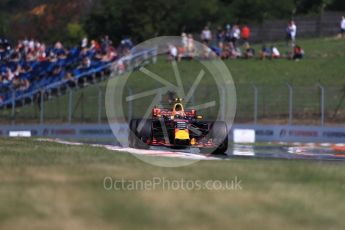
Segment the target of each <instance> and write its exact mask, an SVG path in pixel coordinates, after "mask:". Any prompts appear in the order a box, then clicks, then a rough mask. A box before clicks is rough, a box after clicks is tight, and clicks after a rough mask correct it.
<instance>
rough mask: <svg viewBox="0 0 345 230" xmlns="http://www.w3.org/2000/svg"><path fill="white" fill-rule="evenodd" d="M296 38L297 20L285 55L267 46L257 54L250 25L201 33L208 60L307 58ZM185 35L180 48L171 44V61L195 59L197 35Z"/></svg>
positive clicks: (288, 29)
mask: <svg viewBox="0 0 345 230" xmlns="http://www.w3.org/2000/svg"><path fill="white" fill-rule="evenodd" d="M296 35H297V26H296V24H295V22H294V21H289V22H288V25H287V27H286V42H287V47H286V48H287V50H288V51H287V52H285V53H284V54H283V53H282V52H281V51H279V49H278V47H277V46H275V45H273V46H266V45H263V46H262V48H261V50H259V51H256V50H255V49H254V48H253V47H252V45H251V43H250V36H251V30H250V28H249V26H248V25H243V26H240V25H237V24H234V25H230V24H228V25H226V26H225V27H224V28H222V27H220V26H218V27H217V30H216V31H214V32H212V31H211V30H210V28H209V26H205V27H204V29H203V30H202V31H201V34H200V40H201V42H202V43H203V44H204V45H205V48H204V49H205V50H204V51H203V52H202V57H203V58H206V59H207V58H214V57H218V58H221V59H237V58H243V59H251V58H255V57H257V58H260V59H262V60H265V59H278V58H287V59H291V60H300V59H302V58H303V57H304V51H303V49H302V48H301V46H300V45H298V44H296ZM181 36H182V41H181V45H180V46H173V45H169V49H170V52H169V58H170V59H176V60H181V59H182V58H185V59H191V58H193V57H194V56H195V55H196V51H195V42H194V39H193V35H192V34H188V35H187V34H186V33H182V35H181ZM212 51H213V52H212Z"/></svg>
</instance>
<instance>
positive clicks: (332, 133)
mask: <svg viewBox="0 0 345 230" xmlns="http://www.w3.org/2000/svg"><path fill="white" fill-rule="evenodd" d="M112 127H113V129H114V130H115V134H116V135H115V136H116V138H115V136H114V134H113V132H112V130H111V128H110V127H109V125H108V124H101V125H100V124H72V125H71V124H63V125H1V126H0V136H9V133H10V132H13V131H15V132H16V131H31V134H32V136H33V137H46V138H61V139H68V140H84V141H89V142H94V143H95V142H96V143H98V142H107V143H111V144H118V143H119V141H120V139H121V140H123V141H126V140H127V138H128V124H113V125H112ZM234 129H242V130H243V129H252V130H255V139H256V141H257V142H312V143H345V127H336V128H334V127H325V126H293V127H291V126H287V125H278V126H275V125H234V126H233V127H232V130H231V131H230V133H229V138H230V140H232V139H233V130H234Z"/></svg>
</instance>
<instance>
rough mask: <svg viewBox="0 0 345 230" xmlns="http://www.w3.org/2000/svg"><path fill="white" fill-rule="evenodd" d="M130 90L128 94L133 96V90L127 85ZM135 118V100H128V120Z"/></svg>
mask: <svg viewBox="0 0 345 230" xmlns="http://www.w3.org/2000/svg"><path fill="white" fill-rule="evenodd" d="M127 90H128V96H132V90H131V88H129V87H128V86H127ZM132 118H133V101H132V100H129V101H128V121H130V120H131V119H132Z"/></svg>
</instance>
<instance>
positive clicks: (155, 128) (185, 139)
mask: <svg viewBox="0 0 345 230" xmlns="http://www.w3.org/2000/svg"><path fill="white" fill-rule="evenodd" d="M129 129H130V132H129V136H128V142H129V147H132V148H138V149H148V148H149V147H150V146H166V147H171V148H190V147H192V148H199V149H200V151H201V152H207V153H211V152H212V153H214V154H224V153H225V152H226V150H227V148H228V129H227V125H226V123H225V122H223V121H213V122H210V121H203V120H202V117H201V116H198V115H197V113H196V111H195V110H194V109H191V110H185V109H184V106H183V104H182V102H181V99H176V100H175V102H174V104H173V106H172V108H158V107H154V108H153V109H152V117H151V118H150V119H133V120H131V121H130V124H129Z"/></svg>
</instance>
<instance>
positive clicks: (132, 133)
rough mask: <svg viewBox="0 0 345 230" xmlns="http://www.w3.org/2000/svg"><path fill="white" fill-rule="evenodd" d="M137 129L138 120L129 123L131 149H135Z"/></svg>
mask: <svg viewBox="0 0 345 230" xmlns="http://www.w3.org/2000/svg"><path fill="white" fill-rule="evenodd" d="M136 127H137V120H136V119H132V120H131V121H130V122H129V132H128V146H129V147H130V148H135V139H136Z"/></svg>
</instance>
